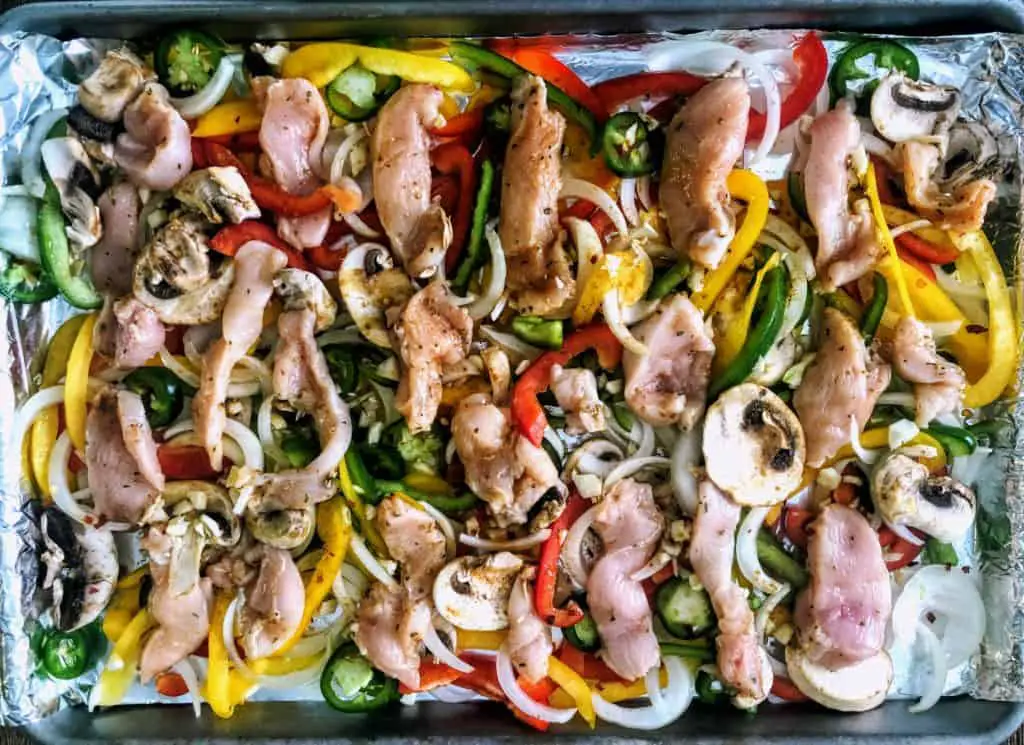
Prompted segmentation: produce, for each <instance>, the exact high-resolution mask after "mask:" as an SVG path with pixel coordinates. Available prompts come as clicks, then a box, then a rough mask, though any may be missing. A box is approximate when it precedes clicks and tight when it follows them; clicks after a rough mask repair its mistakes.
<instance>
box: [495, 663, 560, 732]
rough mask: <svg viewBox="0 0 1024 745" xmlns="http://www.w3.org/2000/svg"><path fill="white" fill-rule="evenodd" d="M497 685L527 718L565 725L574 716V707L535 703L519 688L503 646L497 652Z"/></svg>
mask: <svg viewBox="0 0 1024 745" xmlns="http://www.w3.org/2000/svg"><path fill="white" fill-rule="evenodd" d="M497 668H498V685H499V686H501V690H502V693H504V694H505V695H506V696H507V697H508V700H509V703H511V704H512V705H513V706H515V707H516V708H517V709H519V710H520V711H522V712H523V713H524V714H526V715H527V716H531V717H534V718H535V719H540V720H542V721H545V722H552V723H554V724H565V723H566V722H568V721H569V720H570V719H572V718H573V717H574V716H576V707H575V706H574V707H572V708H570V709H556V708H554V707H553V706H548V705H547V704H542V703H540V702H539V701H535V700H533V699H532V698H530V697H529V696H527V695H526V693H525V692H524V691H523V689H522V688H520V687H519V682H518V681H517V680H516V674H515V670H514V669H513V668H512V659H511V658H510V657H509V655H508V649H507V648H506V646H505V645H504V644H502V645H501V648H500V649H499V650H498V658H497Z"/></svg>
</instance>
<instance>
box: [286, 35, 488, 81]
mask: <svg viewBox="0 0 1024 745" xmlns="http://www.w3.org/2000/svg"><path fill="white" fill-rule="evenodd" d="M356 62H358V63H360V64H361V65H362V66H363V67H365V68H366V69H367V70H369V71H370V72H374V73H376V74H378V75H397V76H398V77H400V78H401V79H402V80H405V81H408V82H410V83H428V84H430V85H436V86H437V87H438V88H443V89H445V90H457V91H464V92H469V91H472V90H473V89H474V88H475V87H476V84H475V83H474V82H473V78H471V77H470V76H469V73H467V72H466V71H465V70H463V69H462V68H461V67H459V66H458V65H454V64H452V63H451V62H446V61H444V60H440V59H437V58H436V57H430V56H426V55H422V54H415V53H413V52H402V51H399V50H396V49H380V48H377V47H364V46H359V45H357V44H345V43H341V42H322V43H316V44H307V45H305V46H303V47H299V48H298V49H296V50H295V51H294V52H292V53H291V54H289V55H288V56H287V57H285V59H284V63H283V64H282V65H281V75H282V77H286V78H305V79H306V80H308V81H309V82H311V83H312V84H313V85H315V86H316V87H317V88H324V87H326V86H327V85H328V84H330V82H331V81H332V80H334V79H335V78H336V77H338V75H340V74H341V72H342V71H343V70H345V69H347V68H349V67H351V66H352V65H353V64H355V63H356Z"/></svg>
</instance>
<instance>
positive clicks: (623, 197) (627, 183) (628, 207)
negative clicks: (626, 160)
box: [619, 178, 640, 225]
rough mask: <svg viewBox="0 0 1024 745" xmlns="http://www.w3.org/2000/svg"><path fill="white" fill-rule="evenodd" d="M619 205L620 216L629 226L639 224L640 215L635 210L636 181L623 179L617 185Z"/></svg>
mask: <svg viewBox="0 0 1024 745" xmlns="http://www.w3.org/2000/svg"><path fill="white" fill-rule="evenodd" d="M619 204H620V205H622V214H623V215H624V216H625V218H626V222H628V223H629V224H630V225H639V224H640V215H639V213H638V212H637V210H636V180H635V179H631V178H624V179H622V181H621V182H620V183H619Z"/></svg>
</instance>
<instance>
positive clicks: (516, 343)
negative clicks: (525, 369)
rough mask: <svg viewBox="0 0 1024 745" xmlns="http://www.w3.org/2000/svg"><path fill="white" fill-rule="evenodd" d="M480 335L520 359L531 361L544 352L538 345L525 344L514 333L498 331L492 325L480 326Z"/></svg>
mask: <svg viewBox="0 0 1024 745" xmlns="http://www.w3.org/2000/svg"><path fill="white" fill-rule="evenodd" d="M479 330H480V335H481V336H483V337H485V338H487V339H488V340H489V341H492V342H494V343H495V344H497V345H498V346H499V347H501V348H502V349H504V350H505V351H506V352H510V353H512V354H513V355H515V356H516V357H517V358H518V359H520V360H528V361H531V362H532V361H533V360H535V359H537V358H538V357H540V355H541V354H542V353H543V352H544V350H543V349H541V348H540V347H535V346H533V345H532V344H527V343H526V342H525V341H523V340H522V339H519V338H518V337H517V336H515V335H514V334H510V333H507V332H505V331H498V330H497V329H495V328H494V327H493V326H480V329H479Z"/></svg>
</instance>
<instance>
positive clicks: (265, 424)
mask: <svg viewBox="0 0 1024 745" xmlns="http://www.w3.org/2000/svg"><path fill="white" fill-rule="evenodd" d="M273 412H274V397H273V396H267V397H266V398H264V399H263V402H262V403H261V404H260V408H259V409H258V410H257V411H256V434H258V435H259V438H260V445H261V446H262V447H263V452H264V454H266V455H267V456H269V457H270V458H271V459H272V460H273V461H275V462H276V463H285V462H287V457H286V456H285V454H284V451H283V450H281V448H280V446H278V444H277V442H276V441H275V440H274V428H273V426H272V424H271V419H272V417H273Z"/></svg>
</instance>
